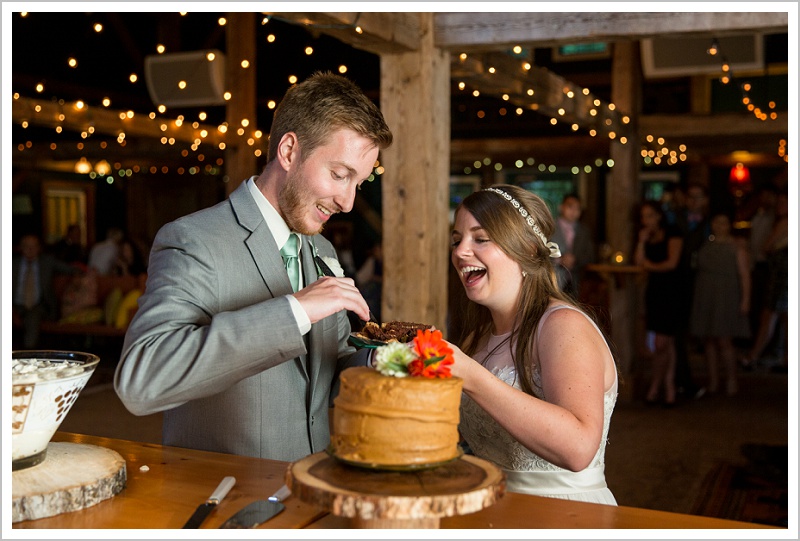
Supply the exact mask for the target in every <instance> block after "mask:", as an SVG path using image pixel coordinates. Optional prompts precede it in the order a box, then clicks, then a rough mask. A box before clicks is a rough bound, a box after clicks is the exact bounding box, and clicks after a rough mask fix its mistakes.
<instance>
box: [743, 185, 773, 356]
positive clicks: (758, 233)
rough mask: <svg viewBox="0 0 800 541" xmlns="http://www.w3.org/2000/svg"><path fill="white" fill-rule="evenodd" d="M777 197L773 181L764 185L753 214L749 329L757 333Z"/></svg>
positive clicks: (751, 222)
mask: <svg viewBox="0 0 800 541" xmlns="http://www.w3.org/2000/svg"><path fill="white" fill-rule="evenodd" d="M777 198H778V191H777V189H776V188H775V186H774V185H773V184H772V183H769V184H766V185H764V186H762V187H761V188H760V189H759V190H758V192H757V194H756V200H757V205H758V206H757V207H756V210H755V212H754V214H753V215H752V216H751V217H750V266H751V269H752V272H751V283H752V287H751V296H750V299H751V300H750V328H751V329H752V330H753V332H754V333H755V332H757V330H758V327H759V325H760V323H761V313H762V310H763V309H764V302H765V299H766V294H767V291H768V290H769V287H770V286H769V262H768V260H767V253H766V252H765V251H764V248H765V247H766V241H767V238H768V237H769V236H770V233H771V232H772V226H773V224H774V223H775V204H776V202H777ZM762 354H763V352H762Z"/></svg>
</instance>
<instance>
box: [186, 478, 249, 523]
mask: <svg viewBox="0 0 800 541" xmlns="http://www.w3.org/2000/svg"><path fill="white" fill-rule="evenodd" d="M235 484H236V478H235V477H231V476H228V477H225V478H224V479H223V480H222V482H221V483H220V484H219V485H218V486H217V488H216V490H214V492H213V493H212V494H211V496H209V498H208V499H207V500H206V502H205V503H201V504H200V505H198V506H197V509H195V510H194V514H193V515H192V516H191V517H189V520H187V521H186V524H184V525H183V527H184V528H199V527H200V524H202V523H203V521H204V520H205V519H206V517H207V516H208V514H209V513H210V512H211V510H212V509H214V508H215V507H217V506H218V505H219V502H221V501H222V498H224V497H225V495H226V494H228V492H230V490H231V489H232V488H233V485H235Z"/></svg>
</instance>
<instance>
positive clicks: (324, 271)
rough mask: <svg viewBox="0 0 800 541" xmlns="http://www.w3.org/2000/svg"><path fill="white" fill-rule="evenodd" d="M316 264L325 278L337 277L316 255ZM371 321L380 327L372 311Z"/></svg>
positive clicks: (370, 313) (370, 314) (370, 312)
mask: <svg viewBox="0 0 800 541" xmlns="http://www.w3.org/2000/svg"><path fill="white" fill-rule="evenodd" d="M314 262H315V263H316V264H317V266H319V270H321V271H322V274H324V275H325V276H333V277H336V274H334V272H333V271H332V270H331V268H330V267H329V266H328V264H327V263H325V260H324V259H322V258H321V257H320V256H318V255H315V256H314ZM369 320H370V321H373V322H375V323H377V324H378V325H379V326H380V322H379V321H378V320H377V319H376V318H375V315H374V314H373V313H372V310H370V311H369Z"/></svg>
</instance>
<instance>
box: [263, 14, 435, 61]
mask: <svg viewBox="0 0 800 541" xmlns="http://www.w3.org/2000/svg"><path fill="white" fill-rule="evenodd" d="M263 14H264V15H267V16H269V17H274V18H275V19H276V20H280V21H285V22H289V23H293V24H298V25H300V26H304V27H306V28H307V29H308V30H309V31H312V32H320V33H323V34H327V35H330V36H333V37H335V38H336V39H338V40H340V41H342V42H344V43H347V44H348V45H351V46H353V47H355V48H356V49H360V50H362V51H368V52H370V53H374V54H377V55H381V54H397V53H407V52H411V51H416V50H418V49H419V46H420V25H419V15H418V14H417V13H369V12H361V13H280V12H267V11H265V12H263ZM356 27H358V28H360V30H361V32H357V31H356Z"/></svg>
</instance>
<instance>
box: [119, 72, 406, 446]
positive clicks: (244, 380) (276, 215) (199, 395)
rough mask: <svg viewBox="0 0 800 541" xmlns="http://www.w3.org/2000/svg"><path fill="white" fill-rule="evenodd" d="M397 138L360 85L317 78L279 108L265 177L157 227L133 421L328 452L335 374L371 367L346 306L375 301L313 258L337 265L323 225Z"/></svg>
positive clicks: (166, 434) (128, 387)
mask: <svg viewBox="0 0 800 541" xmlns="http://www.w3.org/2000/svg"><path fill="white" fill-rule="evenodd" d="M391 142H392V134H391V132H390V130H389V128H388V127H387V126H386V123H385V122H384V119H383V116H382V114H381V112H380V111H379V110H378V108H377V107H376V106H375V105H374V104H373V103H372V102H371V101H370V100H369V99H368V98H367V97H366V96H365V95H364V94H363V92H362V91H361V90H360V89H359V88H358V87H357V86H356V85H354V84H353V83H352V82H350V81H349V80H348V79H346V78H344V77H341V76H338V75H333V74H330V73H318V74H315V75H313V76H312V77H310V78H309V79H308V80H306V81H305V82H303V83H301V84H299V85H296V86H294V87H292V88H290V89H289V90H288V91H287V93H286V95H285V96H284V98H283V100H282V101H281V103H280V105H279V106H278V108H277V109H276V111H275V115H274V120H273V123H272V128H271V132H270V138H269V153H268V157H267V165H266V167H265V168H264V170H263V172H262V173H261V174H260V175H259V176H257V177H255V176H254V177H251V178H250V179H249V180H247V181H245V182H243V183H242V184H241V185H240V186H239V187H238V188H237V189H236V190H235V191H234V192H233V193H231V194H230V197H229V198H228V199H227V200H225V201H223V202H221V203H218V204H217V205H215V206H213V207H211V208H208V209H204V210H201V211H198V212H195V213H193V214H190V215H188V216H185V217H183V218H180V219H178V220H176V221H174V222H172V223H169V224H167V225H165V226H164V227H162V228H161V230H160V231H159V232H158V234H157V236H156V238H155V241H154V243H153V248H152V253H151V256H150V260H149V266H148V280H147V286H146V290H145V293H144V295H143V296H142V297H141V299H140V301H139V304H140V305H139V310H138V311H137V313H136V316H135V317H134V318H133V320H132V321H131V324H130V326H129V328H128V332H127V334H126V336H125V342H124V345H123V351H122V357H121V360H120V363H119V366H118V367H117V372H116V376H115V389H116V391H117V393H118V395H119V397H120V398H121V399H122V401H123V403H124V404H125V406H126V407H127V408H128V409H129V410H130V411H131V412H133V413H134V414H136V415H147V414H151V413H155V412H159V411H163V412H164V424H163V443H164V444H165V445H174V446H179V447H190V448H194V449H204V450H210V451H218V452H224V453H233V454H240V455H247V456H254V457H262V458H269V459H275V460H283V461H293V460H296V459H298V458H301V457H303V456H306V455H308V454H311V453H315V452H318V451H321V450H323V449H325V448H326V447H327V445H328V443H329V437H330V436H329V433H330V431H329V427H328V408H329V405H330V400H331V399H332V392H335V385H336V382H337V381H338V374H339V372H341V370H343V369H344V368H347V367H348V366H353V365H357V364H365V363H366V355H363V354H361V353H355V350H354V349H353V348H352V347H350V346H348V344H347V339H348V336H349V333H350V325H349V323H348V318H347V311H348V310H350V311H353V312H354V313H356V314H357V315H358V316H359V317H361V319H363V320H365V321H366V320H368V319H369V309H368V307H367V303H366V302H365V301H364V299H363V297H362V296H361V294H360V293H359V292H358V289H357V288H356V286H355V284H354V283H353V280H352V279H350V278H343V277H320V276H321V273H320V272H318V270H317V266H316V265H315V262H314V256H315V255H319V256H321V257H323V258H325V259H326V260H328V261H329V262H333V261H335V260H336V259H335V258H336V252H335V250H334V249H333V246H332V245H331V244H330V243H329V242H328V241H327V240H326V239H325V238H324V237H323V236H322V235H320V232H321V231H322V229H323V227H324V226H325V224H326V223H327V221H328V220H329V219H330V218H331V216H333V215H334V214H336V213H339V212H349V211H350V210H351V209H352V207H353V201H354V199H355V192H356V190H357V189H358V187H359V186H360V185H361V183H363V182H364V180H365V179H366V178H367V177H368V176H369V175H370V174H371V172H372V168H373V165H374V164H375V162H376V160H377V158H378V153H379V151H380V150H382V149H385V148H387V147H388V146H389V145H390V144H391ZM282 253H283V257H282ZM290 276H291V278H293V279H294V280H296V281H297V282H298V283H293V280H291V279H290Z"/></svg>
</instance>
